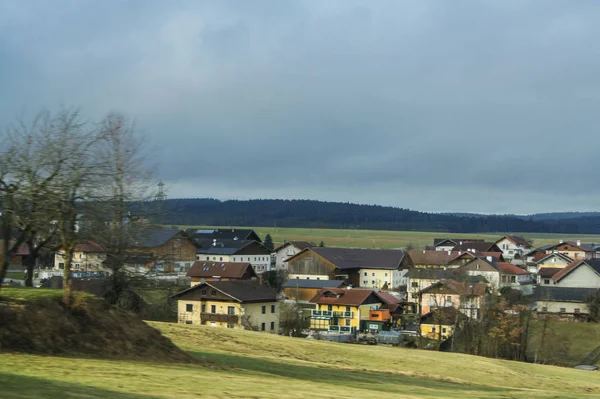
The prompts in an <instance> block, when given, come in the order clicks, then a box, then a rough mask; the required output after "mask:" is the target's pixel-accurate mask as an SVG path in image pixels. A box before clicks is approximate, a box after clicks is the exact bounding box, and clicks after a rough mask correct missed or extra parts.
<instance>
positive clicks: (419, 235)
mask: <svg viewBox="0 0 600 399" xmlns="http://www.w3.org/2000/svg"><path fill="white" fill-rule="evenodd" d="M178 227H180V228H182V229H187V228H209V227H208V226H178ZM220 228H224V229H226V228H229V229H230V228H231V227H230V226H228V227H220ZM240 228H250V227H240ZM252 228H253V229H254V230H255V231H256V232H257V233H258V234H259V235H260V236H261V238H264V237H265V236H266V235H267V233H269V234H271V237H273V241H274V242H275V243H283V242H284V241H286V240H287V241H311V242H313V243H314V244H315V245H318V244H319V242H321V241H323V242H324V243H325V245H326V246H329V247H355V248H405V247H406V246H407V245H408V244H409V243H410V244H412V245H413V246H415V247H416V248H424V247H425V246H426V245H433V239H434V238H438V237H456V238H477V239H484V240H486V241H492V242H493V241H496V240H498V239H499V238H500V237H502V236H504V235H505V234H508V233H496V234H457V233H440V232H427V231H391V230H344V229H301V228H286V227H252ZM519 234H520V235H523V236H525V237H531V238H533V240H534V245H535V246H542V245H546V244H555V243H558V241H559V240H561V239H562V240H568V241H576V240H577V239H581V240H582V241H583V242H600V236H598V235H586V234H580V235H564V234H563V235H560V234H543V233H519Z"/></svg>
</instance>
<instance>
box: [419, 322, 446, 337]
mask: <svg viewBox="0 0 600 399" xmlns="http://www.w3.org/2000/svg"><path fill="white" fill-rule="evenodd" d="M420 327H421V336H422V337H426V338H430V339H439V337H440V331H441V332H442V339H446V338H448V337H449V336H451V335H452V333H453V331H454V326H453V325H448V324H442V325H441V329H440V325H439V324H436V325H433V324H421V326H420Z"/></svg>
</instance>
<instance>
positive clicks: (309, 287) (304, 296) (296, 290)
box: [283, 279, 346, 307]
mask: <svg viewBox="0 0 600 399" xmlns="http://www.w3.org/2000/svg"><path fill="white" fill-rule="evenodd" d="M345 286H346V283H344V282H343V281H342V280H306V279H292V280H288V281H286V282H285V284H283V294H284V295H285V298H286V299H289V300H293V301H297V302H299V303H301V304H308V303H309V301H310V300H311V299H313V298H314V297H315V296H316V295H317V294H318V293H319V291H321V290H322V289H323V288H343V287H345ZM311 307H312V306H311Z"/></svg>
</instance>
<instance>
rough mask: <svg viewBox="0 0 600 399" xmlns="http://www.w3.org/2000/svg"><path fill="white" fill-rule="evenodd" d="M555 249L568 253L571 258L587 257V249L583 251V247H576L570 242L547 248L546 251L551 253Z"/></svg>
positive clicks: (580, 258) (581, 258) (564, 253)
mask: <svg viewBox="0 0 600 399" xmlns="http://www.w3.org/2000/svg"><path fill="white" fill-rule="evenodd" d="M554 251H556V252H558V253H561V254H563V255H567V256H568V257H569V258H571V259H573V260H578V259H579V260H583V259H585V251H582V250H581V249H579V248H577V247H574V246H573V245H570V244H561V245H559V246H557V247H555V248H552V249H549V250H547V251H546V253H547V254H551V253H553V252H554Z"/></svg>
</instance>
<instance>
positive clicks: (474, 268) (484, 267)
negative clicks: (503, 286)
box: [461, 257, 501, 290]
mask: <svg viewBox="0 0 600 399" xmlns="http://www.w3.org/2000/svg"><path fill="white" fill-rule="evenodd" d="M496 262H497V260H496V259H495V258H493V257H478V258H475V259H473V260H472V261H470V262H468V263H467V264H465V265H464V266H463V267H461V271H463V273H464V274H466V275H467V276H479V277H483V278H484V279H485V280H486V281H487V282H488V284H489V286H490V287H491V288H493V289H495V290H499V289H500V281H501V278H500V277H501V271H500V268H499V267H498V265H497V264H496Z"/></svg>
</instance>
